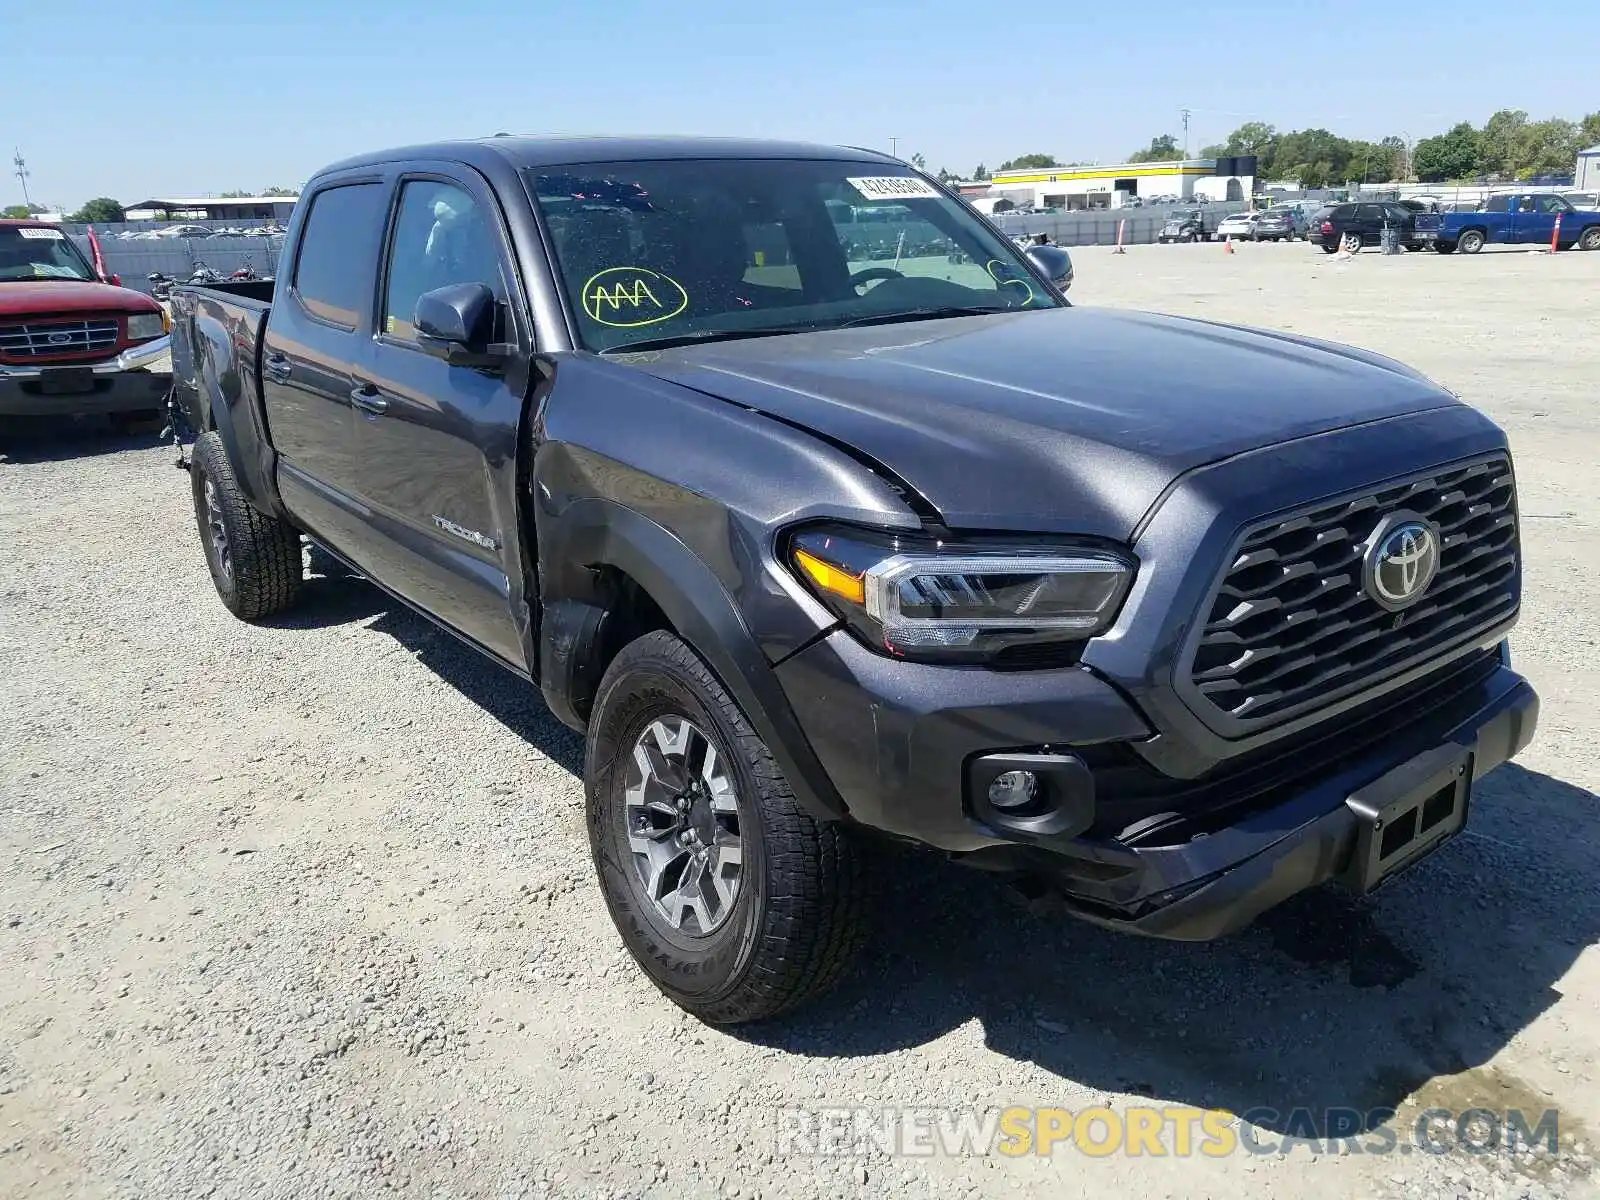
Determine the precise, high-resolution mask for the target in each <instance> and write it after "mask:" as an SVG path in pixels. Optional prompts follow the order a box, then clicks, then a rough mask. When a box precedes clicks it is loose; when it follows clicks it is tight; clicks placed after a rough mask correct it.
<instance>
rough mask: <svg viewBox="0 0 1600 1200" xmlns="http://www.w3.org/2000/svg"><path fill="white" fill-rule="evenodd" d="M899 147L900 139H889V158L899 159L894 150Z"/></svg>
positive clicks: (897, 152) (897, 153)
mask: <svg viewBox="0 0 1600 1200" xmlns="http://www.w3.org/2000/svg"><path fill="white" fill-rule="evenodd" d="M899 145H900V139H899V138H890V139H889V157H890V158H899V157H900V154H899V151H898V150H897V149H896V147H897V146H899Z"/></svg>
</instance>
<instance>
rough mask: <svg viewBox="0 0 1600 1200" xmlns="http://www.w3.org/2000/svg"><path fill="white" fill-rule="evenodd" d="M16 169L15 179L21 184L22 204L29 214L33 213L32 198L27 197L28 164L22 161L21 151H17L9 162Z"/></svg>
mask: <svg viewBox="0 0 1600 1200" xmlns="http://www.w3.org/2000/svg"><path fill="white" fill-rule="evenodd" d="M11 162H12V165H14V166H15V167H16V168H17V169H16V172H15V174H16V177H17V179H18V180H19V181H20V182H21V184H22V203H23V207H25V208H26V209H27V210H28V211H29V212H32V211H33V197H32V196H30V195H28V164H27V163H25V162H24V161H23V160H22V151H21V150H17V151H16V156H15V157H14V158H12V160H11Z"/></svg>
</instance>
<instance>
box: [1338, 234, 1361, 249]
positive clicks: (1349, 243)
mask: <svg viewBox="0 0 1600 1200" xmlns="http://www.w3.org/2000/svg"><path fill="white" fill-rule="evenodd" d="M1339 249H1341V250H1343V251H1344V252H1345V253H1346V254H1359V253H1360V252H1361V235H1360V234H1359V233H1357V232H1356V231H1355V230H1353V229H1352V230H1351V231H1350V232H1348V233H1346V234H1345V235H1344V236H1343V237H1342V238H1340V239H1339Z"/></svg>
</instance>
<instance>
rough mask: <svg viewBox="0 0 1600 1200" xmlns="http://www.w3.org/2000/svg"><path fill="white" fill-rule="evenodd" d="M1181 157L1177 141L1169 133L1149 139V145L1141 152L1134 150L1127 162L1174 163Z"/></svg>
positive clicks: (1181, 153)
mask: <svg viewBox="0 0 1600 1200" xmlns="http://www.w3.org/2000/svg"><path fill="white" fill-rule="evenodd" d="M1182 157H1183V150H1182V148H1181V147H1179V145H1178V139H1177V138H1175V137H1173V136H1172V135H1171V134H1170V133H1163V134H1161V135H1159V136H1157V137H1153V138H1151V139H1150V144H1149V145H1148V146H1146V147H1144V148H1143V149H1141V150H1135V151H1134V152H1133V153H1132V154H1130V155H1128V161H1129V162H1174V161H1176V160H1177V159H1180V158H1182Z"/></svg>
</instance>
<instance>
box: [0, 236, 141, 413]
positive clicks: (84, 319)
mask: <svg viewBox="0 0 1600 1200" xmlns="http://www.w3.org/2000/svg"><path fill="white" fill-rule="evenodd" d="M167 328H168V325H167V316H166V312H165V310H164V309H163V308H162V307H161V305H159V304H157V303H156V302H155V301H154V300H152V299H151V298H150V297H149V296H146V295H144V294H142V293H140V292H135V291H132V290H130V289H128V288H124V287H122V286H121V280H119V279H117V277H116V276H114V275H111V276H104V277H102V276H101V275H100V273H99V272H98V271H96V270H95V268H94V267H93V266H92V265H91V264H90V262H89V260H88V259H87V258H86V257H84V254H83V252H82V251H81V250H79V249H78V247H77V245H76V244H74V243H73V241H72V239H71V238H69V237H67V235H66V234H65V233H63V232H62V231H61V229H60V228H58V227H57V226H55V225H49V224H46V223H45V222H42V221H9V220H8V221H0V417H7V416H48V415H63V416H76V415H82V414H87V413H110V414H116V415H121V414H135V413H150V414H154V413H157V412H159V411H160V410H161V408H162V406H163V405H164V404H165V403H166V394H167V389H168V387H169V386H170V384H171V375H170V372H169V371H168V370H166V369H165V367H166V356H167Z"/></svg>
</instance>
